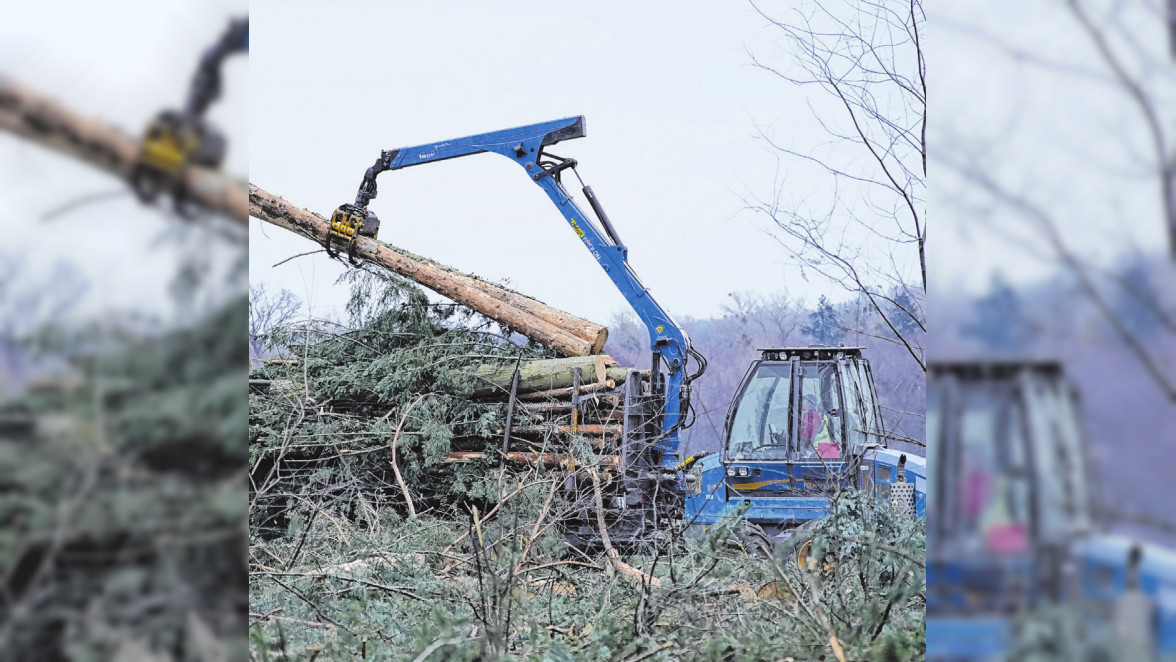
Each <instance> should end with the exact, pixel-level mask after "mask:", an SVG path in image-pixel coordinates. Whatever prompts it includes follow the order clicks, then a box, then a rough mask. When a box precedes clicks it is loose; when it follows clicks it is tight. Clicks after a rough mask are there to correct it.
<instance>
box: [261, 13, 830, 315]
mask: <svg viewBox="0 0 1176 662" xmlns="http://www.w3.org/2000/svg"><path fill="white" fill-rule="evenodd" d="M251 16H252V26H251V27H252V39H253V52H252V53H251V62H250V92H251V101H250V119H251V122H250V127H249V128H250V134H249V135H250V179H251V181H252V182H254V183H255V184H257V185H259V186H261V187H263V188H266V189H268V190H270V191H271V192H274V193H276V194H279V195H282V196H284V197H286V198H288V199H289V200H290V201H291V202H293V203H295V204H298V205H300V206H304V207H307V208H309V209H312V210H314V211H316V212H318V213H319V214H322V215H324V216H327V215H329V214H330V213H331V211H332V210H333V209H334V208H335V207H336V206H338V205H339V204H341V203H344V202H351V201H352V200H353V198H354V196H355V191H356V188H357V186H358V184H359V182H360V180H361V179H362V176H363V173H364V170H365V169H366V168H367V167H368V166H369V165H371V163H372V162H373V161H374V160H375V158H376V157H378V156H379V154H380V150H381V149H392V148H396V147H401V146H405V145H414V144H420V143H425V142H430V141H440V140H445V139H449V138H456V137H461V136H466V135H470V134H475V133H482V132H486V131H492V130H497V129H503V128H508V127H513V126H519V125H524V124H531V123H535V122H541V121H547V120H552V119H557V118H561V117H567V116H571V115H585V116H586V117H587V137H585V138H582V139H579V140H574V141H569V142H565V143H561V144H560V145H559V146H558V149H555V150H553V151H555V153H557V154H559V155H561V156H570V157H574V158H576V159H577V160H578V161H579V162H580V168H579V170H580V173H581V175H582V176H583V177H584V179H585V181H586V182H587V183H588V184H590V185H592V187H593V189H594V191H595V192H596V193H597V195H598V196H599V198H600V199H601V201H602V203H603V204H604V207H605V209H606V211H607V212H608V214H609V216H610V218H611V220H612V221H613V223H614V225H615V226H616V227H617V230H618V232H619V234H620V235H621V237H622V239H623V240H624V241H625V242H626V244H627V245H628V247H629V249H630V253H629V259H630V263H631V264H632V265H633V267H634V268H635V270H636V271H637V273H638V274H639V275H640V276H641V277H642V279H643V280H644V282H645V284H646V285H648V286H649V287H651V288H652V290H653V293H654V295H655V296H656V297H657V299H658V300H659V301H660V302H661V303H662V305H663V306H665V307H666V308H667V309H669V310H670V311H671V313H673V314H675V315H679V316H685V315H695V316H707V315H713V314H716V313H718V312H719V311H720V309H721V307H722V305H723V304H724V303H725V301H726V300H727V297H728V295H729V294H730V293H731V292H741V291H750V292H754V293H761V294H778V293H784V294H787V295H788V296H789V297H792V298H804V299H806V300H807V301H808V302H810V303H811V302H814V301H815V300H816V298H817V296H818V294H820V293H821V292H828V293H830V294H833V295H835V296H836V297H837V298H841V297H843V296H844V294H843V293H841V292H840V290H837V289H834V288H831V287H829V286H828V285H826V284H824V283H820V282H817V281H814V282H807V281H806V280H805V279H804V278H803V277H802V276H801V274H800V271H799V270H798V269H797V268H795V267H794V266H792V265H791V261H790V259H789V257H788V255H787V253H786V251H785V250H784V249H783V248H781V247H780V246H779V245H778V244H777V243H775V242H774V240H773V239H772V238H771V237H769V236H768V235H767V234H765V233H764V232H763V230H762V223H757V221H756V219H755V218H754V217H753V215H752V214H750V213H746V212H741V209H742V208H743V207H744V204H745V202H744V200H745V199H746V198H749V197H750V198H760V199H766V198H769V197H770V196H771V195H772V186H773V180H774V177H775V176H776V168H777V161H776V158H775V156H774V155H773V154H772V153H771V152H770V151H769V150H768V149H767V148H766V146H765V145H764V143H763V142H762V141H760V140H759V139H758V138H757V137H756V133H757V128H756V127H757V126H763V127H766V128H767V130H769V131H771V132H772V134H773V135H774V136H775V137H776V138H777V139H779V140H782V141H783V142H784V143H785V144H789V145H793V146H797V147H801V148H802V149H808V148H809V147H810V146H811V145H814V144H816V143H819V142H823V141H825V140H826V138H825V136H823V135H822V134H821V133H820V132H819V127H817V126H816V124H815V122H814V121H813V120H812V119H811V113H810V110H809V107H808V105H807V101H806V99H805V98H804V97H803V95H802V94H801V92H800V91H798V90H797V89H796V88H794V87H791V86H789V85H787V84H785V83H782V82H781V81H779V80H778V79H775V78H773V77H772V76H770V75H769V74H766V73H764V72H762V71H759V70H756V69H754V68H753V67H752V66H751V65H750V58H749V57H748V55H747V52H746V48H754V49H757V51H758V52H760V53H761V54H763V55H765V56H766V57H767V58H768V59H769V60H774V61H776V62H783V60H784V58H786V57H787V55H786V53H784V52H783V51H781V50H779V47H778V45H777V44H778V40H777V38H776V35H775V33H774V31H773V30H772V29H770V28H767V27H765V21H764V20H763V19H762V18H761V17H759V16H758V15H757V14H755V12H754V11H753V9H752V8H751V7H750V5H748V4H745V3H742V2H730V3H702V2H690V3H681V2H668V1H660V2H645V3H623V2H603V3H591V4H588V3H583V4H579V5H570V4H566V3H552V2H519V3H510V4H509V5H506V4H502V3H498V4H473V3H468V4H465V5H463V6H462V10H461V11H460V12H458V11H452V7H451V6H442V5H436V4H431V3H404V2H388V3H378V4H377V3H318V2H316V3H310V2H294V3H291V2H277V1H276V0H259V1H257V2H253V3H252V4H251ZM816 103H817V104H818V106H820V104H821V103H822V101H821V100H820V99H818V100H817V101H816ZM788 176H789V186H791V187H793V190H795V191H812V190H817V189H822V188H823V189H825V190H827V189H828V186H829V182H828V181H827V180H826V179H825V178H824V177H819V176H814V175H812V174H810V173H806V172H802V171H801V170H799V169H798V170H797V171H795V172H788ZM371 207H372V209H373V210H375V211H376V212H377V213H378V214H379V216H380V219H381V223H382V225H381V230H380V239H381V240H383V241H385V242H389V243H392V244H395V245H398V246H401V247H403V248H406V249H408V250H410V251H413V252H415V253H417V254H420V255H424V256H427V257H429V258H432V259H434V260H437V261H440V262H442V263H444V264H447V265H450V266H452V267H455V268H457V269H460V270H463V271H466V272H470V273H474V274H477V275H479V276H482V277H484V278H487V279H491V280H507V281H509V283H510V285H511V286H512V287H514V288H516V289H518V290H520V291H522V292H524V293H527V294H529V295H531V296H534V297H536V298H538V299H540V300H542V301H545V302H547V303H549V304H552V305H555V306H557V307H560V308H563V309H566V310H568V311H571V312H573V313H576V314H579V315H582V316H586V317H588V318H590V319H593V320H596V321H599V322H602V323H607V322H608V320H609V318H610V317H611V315H612V314H613V313H614V312H618V311H623V310H626V309H627V308H628V306H627V304H626V303H625V301H624V299H623V298H622V297H621V296H620V295H619V294H618V293H617V292H616V290H615V288H614V287H613V285H612V283H611V281H609V280H608V278H607V277H606V276H605V274H604V273H603V272H602V271H601V270H600V268H599V267H598V266H597V265H596V264H595V261H594V260H593V259H592V257H591V256H590V255H589V254H588V252H587V251H586V250H584V248H583V246H582V245H581V244H580V243H579V242H578V241H576V240H575V237H574V236H572V234H571V233H570V232H569V231H568V229H567V227H566V223H564V222H563V220H562V218H561V216H560V214H559V213H558V211H557V210H556V209H555V208H554V207H553V206H552V204H551V203H550V201H549V200H548V199H547V197H546V196H545V195H544V194H543V192H542V191H541V190H540V189H539V188H538V187H537V186H535V185H534V184H533V183H531V182H530V181H529V180H528V178H527V177H525V176H523V172H522V171H521V170H520V169H519V168H518V166H517V165H515V164H513V163H511V162H509V160H507V159H505V158H502V157H500V156H497V155H490V154H483V155H477V156H470V157H466V158H462V159H457V160H454V161H447V162H441V163H436V164H430V165H428V166H424V167H420V168H411V169H407V170H403V171H398V172H388V173H384V174H383V175H381V176H380V178H379V197H378V198H377V199H376V200H375V201H374V202H373V203H372V205H371ZM585 209H587V208H586V207H585ZM313 248H314V246H313V245H312V244H310V243H309V242H308V241H306V240H305V239H303V238H301V237H297V236H294V235H292V234H290V233H288V232H286V231H284V230H281V229H278V228H275V227H273V226H269V225H266V224H264V223H262V222H261V221H258V220H253V221H251V231H250V255H251V265H250V269H251V282H254V283H257V282H264V283H266V284H267V286H270V287H272V288H283V287H284V288H287V289H290V290H291V291H293V292H294V293H295V294H297V295H299V296H300V297H303V298H309V299H310V300H311V302H312V304H313V307H314V310H315V312H316V313H317V314H331V313H337V312H338V311H339V310H340V307H341V304H342V303H343V302H344V301H345V298H346V296H347V291H346V288H345V287H343V286H336V285H334V284H333V283H334V280H335V277H336V276H337V275H338V274H339V273H341V271H342V270H343V268H344V267H343V266H342V265H341V264H339V263H338V262H332V261H330V260H328V259H327V258H326V257H325V255H323V254H321V253H320V254H317V255H314V256H309V257H303V258H298V259H296V260H293V261H290V262H287V263H285V264H283V265H281V266H278V267H273V265H274V264H276V263H278V262H280V261H282V260H284V259H286V258H288V257H290V256H292V255H296V254H298V253H301V252H305V251H308V250H313Z"/></svg>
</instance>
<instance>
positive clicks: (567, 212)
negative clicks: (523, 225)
mask: <svg viewBox="0 0 1176 662" xmlns="http://www.w3.org/2000/svg"><path fill="white" fill-rule="evenodd" d="M584 135H585V132H584V117H583V116H582V115H580V116H577V117H566V118H564V119H560V120H555V121H551V122H542V123H540V124H532V125H529V126H521V127H516V128H513V129H504V130H501V131H493V132H490V133H483V134H479V135H474V136H467V137H465V138H455V139H453V140H446V141H440V142H432V143H426V144H424V145H417V146H415V147H402V148H400V149H394V150H385V151H383V152H381V154H380V158H379V159H377V160H376V162H375V164H373V165H372V167H370V168H368V170H367V173H366V174H365V176H364V179H363V183H362V184H361V185H360V187H359V192H358V193H357V194H356V198H355V204H356V205H359V206H361V207H366V206H367V204H368V202H369V201H370V200H372V199H373V198H375V197H376V176H377V175H379V174H380V173H381V172H384V171H386V170H399V169H401V168H407V167H409V166H415V165H423V164H425V163H434V162H436V161H444V160H446V159H453V158H457V157H459V156H468V155H470V154H479V153H482V152H492V153H495V154H501V155H503V156H505V157H507V158H509V159H511V160H513V161H514V162H515V163H518V164H519V165H520V166H522V167H523V169H524V170H525V171H526V172H527V174H528V175H529V176H530V177H531V180H532V181H534V182H535V183H536V184H537V185H538V186H539V188H541V189H543V192H544V193H546V194H547V197H549V198H551V201H552V202H553V203H555V206H556V208H558V209H559V211H560V213H561V214H562V215H563V217H564V220H565V221H567V223H568V225H569V226H570V227H571V229H572V231H574V232H575V233H576V236H577V237H579V239H580V241H581V242H583V244H584V246H585V247H586V248H587V249H588V252H589V253H591V254H592V257H594V258H596V261H597V263H599V264H600V267H601V268H602V269H604V272H605V273H606V274H608V277H609V278H610V279H612V282H613V284H614V285H616V287H617V289H618V290H620V292H621V294H622V295H623V296H624V297H625V300H626V301H628V302H629V305H630V306H632V308H633V310H634V311H635V312H636V313H637V316H638V317H640V318H641V321H642V322H644V323H645V327H646V329H648V331H649V339H650V349H651V350H652V352H653V364H654V372H653V375H652V379H651V384H652V388H653V389H654V391H655V392H657V393H659V394H663V395H664V406H663V409H662V412H661V413H662V420H661V428H662V435H661V436H660V438H659V440H658V441H657V442H656V447H657V449H658V450H659V451H660V455H661V457H660V464H661V467H662V468H663V469H666V470H668V471H674V470H676V469H677V468H678V467H679V451H678V447H679V430H680V429H681V427H682V423H683V422H684V417H685V415H686V409H687V408H688V407H689V401H690V380H691V377H690V376H689V375H688V374H687V372H686V364H687V360H688V357H689V356H691V355H694V356H695V357H698V358H701V357H699V355H698V354H697V353H696V352H694V350H693V348H692V347H691V345H690V339H689V337H687V335H686V333H685V331H683V330H682V328H681V327H680V326H678V323H677V322H675V321H674V319H673V318H672V317H671V316H670V314H669V313H667V312H666V311H665V309H663V308H662V307H661V305H660V304H658V302H657V301H656V300H654V298H653V295H652V294H651V293H650V291H649V288H647V287H645V285H643V284H642V283H641V279H640V278H638V277H637V274H636V272H634V271H633V268H632V267H631V266H629V250H628V248H626V247H625V245H624V244H623V243H621V241H620V237H619V236H618V234H617V232H616V229H615V228H613V226H612V223H611V222H610V221H609V220H608V216H607V215H605V214H604V210H603V209H602V208H601V207H600V203H599V201H598V200H597V198H596V196H595V194H593V193H592V189H591V187H588V186H585V187H584V189H583V190H584V195H585V197H586V198H587V199H588V202H589V204H590V205H591V206H592V208H593V211H594V212H595V213H596V216H597V218H598V219H599V220H600V225H601V226H602V228H603V231H602V228H601V227H597V224H596V223H593V222H592V221H591V220H590V219H589V218H588V216H587V215H586V214H585V213H584V211H583V210H582V209H580V206H579V205H578V204H576V201H575V200H574V199H572V197H571V196H570V195H568V192H567V191H566V190H565V189H564V187H563V184H562V183H561V179H560V174H561V173H562V171H564V170H566V169H568V168H575V166H576V161H575V160H574V159H564V158H561V157H557V156H554V155H552V154H547V153H546V152H544V148H546V147H548V146H550V145H554V144H556V143H559V142H560V141H563V140H570V139H573V138H581V137H583V136H584ZM662 365H664V367H665V380H664V382H662V381H661V380H660V379H659V375H660V374H661V366H662ZM695 376H697V375H695Z"/></svg>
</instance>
